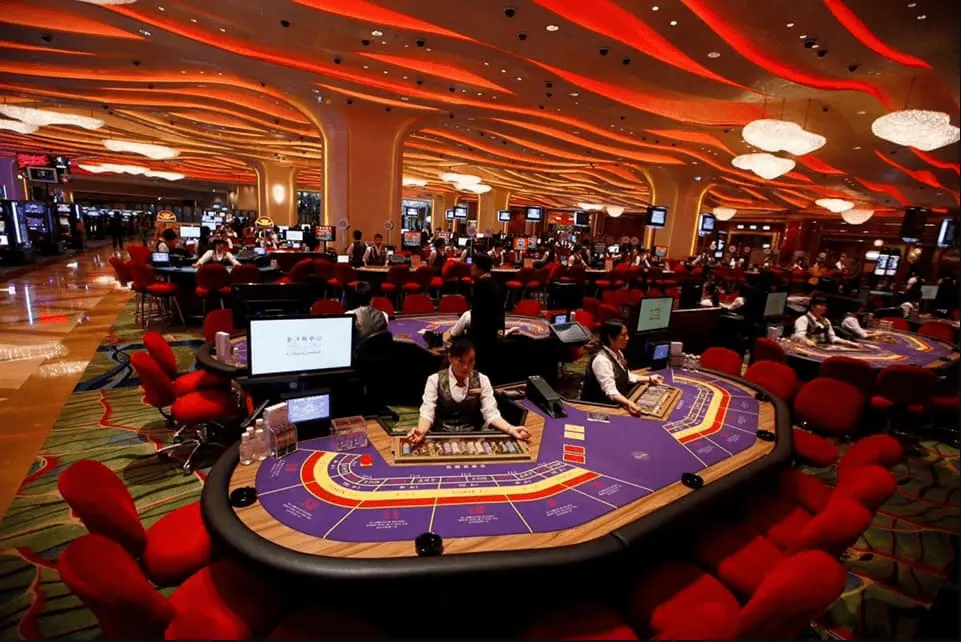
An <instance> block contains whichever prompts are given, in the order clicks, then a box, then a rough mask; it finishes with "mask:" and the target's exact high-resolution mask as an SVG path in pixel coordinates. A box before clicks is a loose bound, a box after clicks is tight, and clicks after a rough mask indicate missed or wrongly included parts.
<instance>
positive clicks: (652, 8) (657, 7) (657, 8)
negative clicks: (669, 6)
mask: <svg viewBox="0 0 961 642" xmlns="http://www.w3.org/2000/svg"><path fill="white" fill-rule="evenodd" d="M659 9H660V7H659V6H657V5H654V6H653V7H651V11H657V10H659Z"/></svg>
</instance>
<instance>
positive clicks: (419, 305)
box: [400, 293, 434, 314]
mask: <svg viewBox="0 0 961 642" xmlns="http://www.w3.org/2000/svg"><path fill="white" fill-rule="evenodd" d="M433 311H434V302H433V301H431V300H430V297H429V296H427V295H426V294H423V293H415V294H411V295H409V296H407V297H406V298H405V299H404V304H403V305H402V306H401V308H400V312H401V314H430V313H431V312H433Z"/></svg>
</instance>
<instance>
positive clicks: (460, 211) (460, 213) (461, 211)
mask: <svg viewBox="0 0 961 642" xmlns="http://www.w3.org/2000/svg"><path fill="white" fill-rule="evenodd" d="M454 218H460V219H466V218H467V208H466V207H455V208H454Z"/></svg>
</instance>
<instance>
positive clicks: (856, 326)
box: [841, 312, 870, 339]
mask: <svg viewBox="0 0 961 642" xmlns="http://www.w3.org/2000/svg"><path fill="white" fill-rule="evenodd" d="M841 327H842V328H844V329H845V330H847V331H848V332H850V333H851V336H854V337H857V338H858V339H867V338H868V337H869V336H870V335H869V334H868V331H867V330H865V329H864V328H862V327H861V322H860V321H858V315H856V314H855V313H853V312H848V313H847V314H846V315H844V320H843V321H841Z"/></svg>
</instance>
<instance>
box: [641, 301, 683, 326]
mask: <svg viewBox="0 0 961 642" xmlns="http://www.w3.org/2000/svg"><path fill="white" fill-rule="evenodd" d="M673 307H674V299H673V298H672V297H669V296H659V297H650V298H645V299H641V305H640V312H639V314H638V316H637V331H638V332H654V331H656V330H664V329H666V328H667V327H668V326H669V325H670V324H671V308H673Z"/></svg>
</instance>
